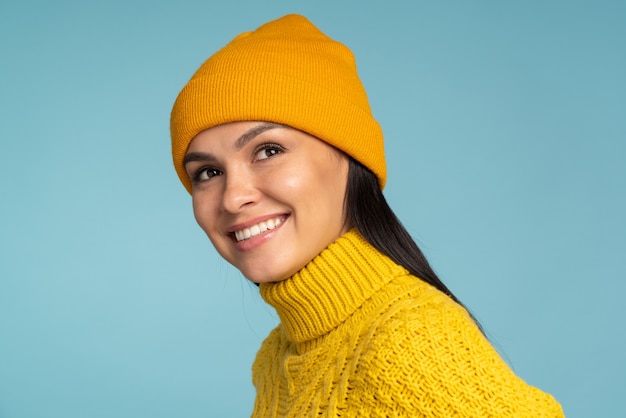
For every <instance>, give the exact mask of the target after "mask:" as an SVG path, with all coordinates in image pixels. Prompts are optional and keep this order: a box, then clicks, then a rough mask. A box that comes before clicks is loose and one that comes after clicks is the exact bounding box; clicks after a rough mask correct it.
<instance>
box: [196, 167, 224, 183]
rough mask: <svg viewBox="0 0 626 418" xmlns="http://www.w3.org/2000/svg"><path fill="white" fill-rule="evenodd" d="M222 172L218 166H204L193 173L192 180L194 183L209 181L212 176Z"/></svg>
mask: <svg viewBox="0 0 626 418" xmlns="http://www.w3.org/2000/svg"><path fill="white" fill-rule="evenodd" d="M221 174H222V172H221V171H220V170H218V169H216V168H211V167H203V168H201V169H199V170H198V171H196V172H195V174H194V175H193V178H192V181H193V182H194V183H197V182H201V181H207V180H209V179H211V178H212V177H215V176H219V175H221Z"/></svg>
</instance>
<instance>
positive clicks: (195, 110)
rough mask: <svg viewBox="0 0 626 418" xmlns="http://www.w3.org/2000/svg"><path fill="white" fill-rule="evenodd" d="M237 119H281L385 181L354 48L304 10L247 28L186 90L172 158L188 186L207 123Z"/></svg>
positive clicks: (175, 122) (378, 135)
mask: <svg viewBox="0 0 626 418" xmlns="http://www.w3.org/2000/svg"><path fill="white" fill-rule="evenodd" d="M236 121H264V122H274V123H280V124H284V125H287V126H290V127H292V128H296V129H299V130H301V131H304V132H306V133H308V134H310V135H313V136H315V137H317V138H319V139H321V140H323V141H325V142H327V143H328V144H330V145H332V146H334V147H336V148H338V149H340V150H342V151H344V152H346V153H347V154H349V155H350V156H352V157H353V158H354V159H356V160H357V161H359V162H360V163H361V164H363V165H365V166H366V167H368V168H369V169H370V170H372V171H373V172H374V174H376V176H377V177H378V182H379V185H380V188H381V189H382V188H383V187H384V185H385V181H386V175H387V174H386V167H385V155H384V149H383V133H382V130H381V128H380V126H379V125H378V123H377V122H376V120H374V117H373V116H372V113H371V110H370V107H369V102H368V100H367V94H366V92H365V89H364V88H363V85H362V84H361V81H360V79H359V76H358V74H357V69H356V63H355V60H354V56H353V55H352V52H350V50H349V49H348V48H347V47H346V46H344V45H342V44H340V43H339V42H336V41H333V40H332V39H330V38H329V37H328V36H326V35H325V34H323V33H322V32H320V30H319V29H317V28H316V27H315V26H314V25H313V24H312V23H311V22H309V21H308V20H307V19H306V18H305V17H303V16H298V15H287V16H284V17H282V18H280V19H277V20H274V21H272V22H269V23H266V24H265V25H263V26H261V27H259V28H258V29H257V30H255V31H254V32H244V33H242V34H241V35H239V36H237V37H236V38H235V39H233V40H232V41H231V42H230V43H229V44H228V45H226V46H225V47H224V48H222V49H221V50H220V51H218V52H217V53H215V55H213V56H212V57H210V58H209V59H208V60H207V61H205V62H204V64H202V66H201V67H200V68H199V69H198V71H196V73H195V74H194V75H193V77H192V78H191V80H189V82H188V83H187V85H186V86H185V87H184V88H183V89H182V91H181V92H180V94H179V95H178V98H177V99H176V102H175V103H174V107H173V109H172V114H171V119H170V130H171V135H172V157H173V159H174V166H175V168H176V172H177V173H178V177H179V178H180V180H181V181H182V182H183V185H184V186H185V188H187V191H189V192H190V193H191V180H190V179H189V176H188V175H187V173H186V171H185V167H183V158H184V157H185V153H186V152H187V147H188V146H189V143H190V142H191V140H192V139H193V138H194V137H195V136H196V135H198V134H199V133H200V132H202V131H203V130H205V129H208V128H211V127H213V126H217V125H221V124H224V123H228V122H236Z"/></svg>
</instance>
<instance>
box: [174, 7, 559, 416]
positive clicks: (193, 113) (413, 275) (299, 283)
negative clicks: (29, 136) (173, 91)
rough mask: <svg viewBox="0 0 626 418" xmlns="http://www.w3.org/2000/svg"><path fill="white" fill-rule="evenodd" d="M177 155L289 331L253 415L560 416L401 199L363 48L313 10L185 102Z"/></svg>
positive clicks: (238, 50)
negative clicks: (407, 220) (389, 188)
mask: <svg viewBox="0 0 626 418" xmlns="http://www.w3.org/2000/svg"><path fill="white" fill-rule="evenodd" d="M171 134H172V155H173V160H174V166H175V168H176V171H177V173H178V176H179V178H180V180H181V181H182V183H183V185H184V186H185V187H186V188H187V190H188V191H189V192H190V193H191V194H192V198H193V209H194V214H195V217H196V220H197V221H198V224H199V225H200V227H201V228H202V229H203V230H204V231H205V232H206V234H207V236H208V237H209V239H210V240H211V242H212V243H213V245H214V246H215V248H216V249H217V251H218V252H219V254H220V255H221V256H222V257H223V258H224V259H226V260H227V261H228V262H230V263H231V264H233V265H234V266H235V267H236V268H238V269H239V270H240V271H241V272H242V273H243V275H244V276H245V277H246V278H248V279H249V280H251V281H252V282H255V283H257V284H259V285H260V287H259V289H260V294H261V296H262V297H263V299H264V300H265V301H266V302H268V303H269V304H270V305H272V306H273V307H274V308H275V309H276V311H277V312H278V315H279V317H280V320H281V323H280V324H279V326H278V327H277V328H275V329H274V330H273V331H272V332H271V333H270V335H269V336H268V337H267V339H266V340H265V341H264V342H263V344H262V346H261V348H260V350H259V352H258V354H257V358H256V360H255V363H254V366H253V382H254V385H255V387H256V390H257V398H256V402H255V407H254V411H253V413H252V415H253V416H254V417H267V416H272V417H276V416H280V417H302V416H342V417H389V416H406V417H416V416H424V417H443V416H446V417H447V416H463V417H477V416H492V417H507V416H508V417H559V416H563V413H562V410H561V407H560V405H559V404H558V403H557V402H556V401H555V400H554V398H552V396H550V395H548V394H545V393H543V392H542V391H540V390H539V389H536V388H534V387H532V386H530V385H528V384H526V383H525V382H524V381H522V380H521V379H520V378H519V377H517V376H516V375H515V374H514V373H513V372H512V371H511V370H510V368H509V367H508V366H507V365H506V363H505V362H504V361H503V360H502V359H501V358H500V357H499V355H498V354H497V352H496V351H495V350H494V349H493V347H492V346H491V345H490V344H489V342H488V341H487V339H486V338H485V337H484V336H483V334H482V332H481V330H480V327H479V326H478V325H477V323H476V322H475V321H474V320H473V319H472V317H471V315H470V314H469V313H468V312H467V311H466V310H465V308H464V307H463V305H462V304H461V303H460V301H459V300H458V299H457V298H456V297H455V296H454V295H453V294H452V293H451V292H450V291H449V289H448V288H447V287H446V286H445V285H444V284H443V283H442V282H441V281H440V280H439V278H438V277H437V275H436V274H435V273H434V272H433V270H432V269H431V268H430V266H429V264H428V262H427V260H426V259H425V258H424V256H423V255H422V253H421V251H420V250H419V248H418V247H417V245H416V244H415V242H414V241H413V239H412V238H411V237H410V235H409V234H408V233H407V231H406V230H405V229H404V228H403V226H402V225H401V223H400V222H399V221H398V219H397V218H396V216H395V215H394V213H393V211H392V210H391V209H390V208H389V206H388V205H387V203H386V201H385V198H384V196H383V194H382V189H383V187H384V185H385V181H386V168H385V157H384V151H383V134H382V130H381V128H380V126H379V125H378V123H377V122H376V120H375V119H374V118H373V116H372V114H371V111H370V108H369V103H368V100H367V95H366V93H365V90H364V88H363V86H362V84H361V82H360V80H359V77H358V75H357V70H356V64H355V61H354V57H353V56H352V53H351V52H350V51H349V50H348V49H347V48H346V47H345V46H343V45H342V44H340V43H338V42H336V41H333V40H332V39H330V38H328V37H327V36H326V35H325V34H323V33H322V32H320V31H319V30H318V29H317V28H316V27H315V26H313V25H312V24H311V23H310V22H309V21H308V20H307V19H305V18H304V17H302V16H296V15H289V16H285V17H283V18H281V19H278V20H276V21H273V22H269V23H267V24H265V25H263V26H261V27H259V28H258V29H257V30H255V31H254V32H245V33H243V34H241V35H239V36H237V37H236V38H235V39H234V40H233V41H232V42H231V43H229V44H228V45H227V46H226V47H224V48H223V49H222V50H220V51H218V52H217V53H216V54H215V55H213V56H212V57H211V58H209V59H208V60H207V61H206V62H205V63H204V64H203V65H202V66H201V67H200V69H199V70H198V71H197V72H196V73H195V74H194V76H193V77H192V78H191V80H190V81H189V83H188V84H187V85H186V86H185V87H184V88H183V90H182V91H181V93H180V94H179V96H178V98H177V100H176V102H175V104H174V108H173V110H172V115H171Z"/></svg>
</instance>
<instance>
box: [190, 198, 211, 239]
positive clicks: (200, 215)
mask: <svg viewBox="0 0 626 418" xmlns="http://www.w3.org/2000/svg"><path fill="white" fill-rule="evenodd" d="M208 202H209V200H208V199H206V198H205V197H198V196H193V198H192V205H193V215H194V217H195V218H196V222H197V223H198V225H200V227H201V228H202V229H203V230H204V231H205V232H206V233H209V230H210V228H211V226H212V225H214V224H215V210H214V208H212V207H211V205H210V204H209V203H208Z"/></svg>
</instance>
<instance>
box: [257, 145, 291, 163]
mask: <svg viewBox="0 0 626 418" xmlns="http://www.w3.org/2000/svg"><path fill="white" fill-rule="evenodd" d="M284 151H285V149H284V148H283V147H281V146H280V145H278V144H263V145H262V146H260V147H259V148H257V150H256V151H255V153H254V161H259V160H266V159H268V158H271V157H274V156H276V155H278V154H282V153H283V152H284Z"/></svg>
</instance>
